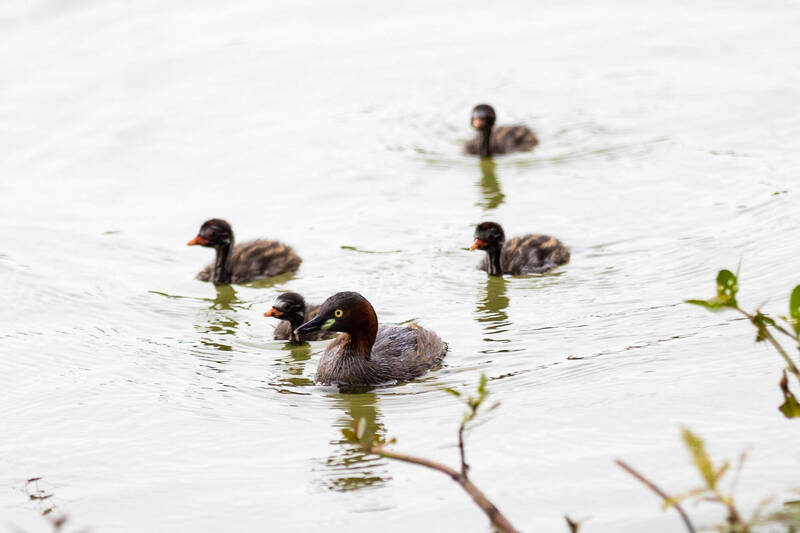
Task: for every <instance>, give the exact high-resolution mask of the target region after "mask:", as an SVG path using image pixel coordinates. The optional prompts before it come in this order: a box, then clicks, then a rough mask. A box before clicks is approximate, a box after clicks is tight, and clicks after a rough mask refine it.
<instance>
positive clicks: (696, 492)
mask: <svg viewBox="0 0 800 533" xmlns="http://www.w3.org/2000/svg"><path fill="white" fill-rule="evenodd" d="M707 492H708V489H706V488H698V489H692V490H690V491H689V492H684V493H683V494H678V495H677V496H670V497H669V499H668V500H665V501H664V503H663V504H661V509H662V510H664V511H666V510H667V509H670V508H671V507H673V506H674V505H677V504H679V503H681V502H682V501H683V500H688V499H689V498H694V497H695V496H701V495H703V494H705V493H707Z"/></svg>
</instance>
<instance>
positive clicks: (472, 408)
mask: <svg viewBox="0 0 800 533" xmlns="http://www.w3.org/2000/svg"><path fill="white" fill-rule="evenodd" d="M487 383H488V379H487V378H486V375H485V374H481V378H480V382H479V383H478V388H477V391H476V395H475V396H468V397H464V396H463V395H462V393H461V392H459V391H457V390H455V389H451V388H446V389H444V391H445V392H447V393H449V394H452V395H453V396H455V397H456V398H459V399H461V400H462V401H463V402H464V404H465V405H466V406H467V411H466V412H465V413H464V416H463V417H462V419H461V424H460V425H459V428H458V450H459V455H460V458H461V469H460V470H456V469H454V468H451V467H449V466H447V465H444V464H442V463H438V462H436V461H431V460H430V459H425V458H423V457H416V456H413V455H406V454H403V453H398V452H394V451H391V450H387V449H386V447H387V446H389V445H392V444H395V443H396V442H397V441H396V439H390V440H389V441H386V440H383V439H382V438H381V437H380V436H379V435H377V434H375V433H373V434H367V423H366V420H365V419H364V418H360V419H359V420H356V421H355V422H354V423H353V429H349V428H345V429H343V430H342V435H344V437H345V439H347V441H348V442H351V443H353V444H356V445H357V446H359V447H361V448H362V449H363V450H364V451H365V452H366V453H368V454H373V455H378V456H380V457H386V458H387V459H395V460H397V461H402V462H404V463H411V464H416V465H420V466H424V467H426V468H430V469H432V470H436V471H439V472H442V473H443V474H445V475H447V476H448V477H450V479H452V480H453V481H455V482H456V483H458V484H459V485H461V488H463V489H464V490H465V491H466V492H467V494H469V495H470V497H471V498H472V500H473V501H474V502H475V504H476V505H477V506H478V507H480V509H481V510H482V511H483V512H484V513H485V514H486V516H487V517H488V518H489V521H490V522H491V524H492V526H494V527H495V528H496V529H497V530H499V531H501V532H503V533H518V530H517V529H516V528H515V527H514V526H513V525H511V522H509V520H508V518H506V516H505V515H504V514H503V513H501V512H500V510H499V509H498V508H497V506H495V505H494V504H493V503H492V502H491V501H490V500H489V499H488V498H487V497H486V495H485V494H484V493H483V492H482V491H481V490H480V489H478V487H476V486H475V485H474V484H473V483H472V481H471V480H470V478H469V474H468V472H469V465H468V464H467V461H466V453H465V449H464V431H465V430H466V429H467V426H468V425H469V423H470V422H472V421H473V420H474V419H475V417H476V416H477V415H478V411H479V409H480V407H481V406H482V405H483V403H484V402H485V401H486V398H487V397H488V396H489V390H488V389H487V387H486V384H487ZM498 405H500V404H499V403H495V404H494V405H492V406H491V407H490V408H489V409H488V410H489V411H491V410H492V409H495V408H496V407H497V406H498Z"/></svg>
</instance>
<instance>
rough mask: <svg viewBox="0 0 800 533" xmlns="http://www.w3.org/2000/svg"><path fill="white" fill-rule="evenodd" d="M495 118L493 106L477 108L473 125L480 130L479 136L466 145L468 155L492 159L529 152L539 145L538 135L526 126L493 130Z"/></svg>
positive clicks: (474, 112) (474, 110)
mask: <svg viewBox="0 0 800 533" xmlns="http://www.w3.org/2000/svg"><path fill="white" fill-rule="evenodd" d="M495 118H496V115H495V112H494V109H493V108H492V106H490V105H487V104H479V105H476V106H475V108H474V109H473V110H472V121H471V124H472V127H473V128H475V129H476V130H478V135H477V136H476V137H475V138H474V139H472V140H471V141H468V142H467V143H466V144H465V145H464V151H465V152H466V153H468V154H473V155H479V156H481V157H490V156H491V155H492V154H507V153H510V152H527V151H529V150H533V147H534V146H536V145H537V144H539V139H537V138H536V134H535V133H533V131H531V129H530V128H527V127H525V126H500V127H498V128H494V129H493V127H494V121H495Z"/></svg>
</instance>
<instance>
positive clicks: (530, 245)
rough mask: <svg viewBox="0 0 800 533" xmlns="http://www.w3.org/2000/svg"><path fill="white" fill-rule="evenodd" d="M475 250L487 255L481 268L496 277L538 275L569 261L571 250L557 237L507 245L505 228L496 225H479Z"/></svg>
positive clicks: (519, 239) (537, 237) (517, 240)
mask: <svg viewBox="0 0 800 533" xmlns="http://www.w3.org/2000/svg"><path fill="white" fill-rule="evenodd" d="M475 249H479V250H484V251H485V252H486V257H484V258H483V261H482V262H481V264H480V265H479V268H480V269H481V270H485V271H487V272H488V273H489V274H490V275H492V276H501V275H503V274H538V273H542V272H547V271H548V270H550V269H553V268H555V267H557V266H558V265H562V264H564V263H566V262H567V261H569V250H567V247H566V246H564V244H563V243H562V242H561V241H559V240H558V239H556V238H555V237H550V236H549V235H524V236H522V237H514V238H513V239H511V240H510V241H508V242H506V236H505V233H503V228H502V227H501V226H500V224H497V223H496V222H481V223H480V224H478V226H477V227H476V228H475V242H474V243H472V246H471V247H470V250H475Z"/></svg>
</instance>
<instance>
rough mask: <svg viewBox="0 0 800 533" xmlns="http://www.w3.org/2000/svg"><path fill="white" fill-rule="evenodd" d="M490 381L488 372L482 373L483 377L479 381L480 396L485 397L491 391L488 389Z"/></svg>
mask: <svg viewBox="0 0 800 533" xmlns="http://www.w3.org/2000/svg"><path fill="white" fill-rule="evenodd" d="M487 383H489V378H487V377H486V374H481V379H480V381H478V397H479V398H480V399H483V398H485V397H486V395H487V394H489V392H488V391H487V390H486V384H487Z"/></svg>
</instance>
